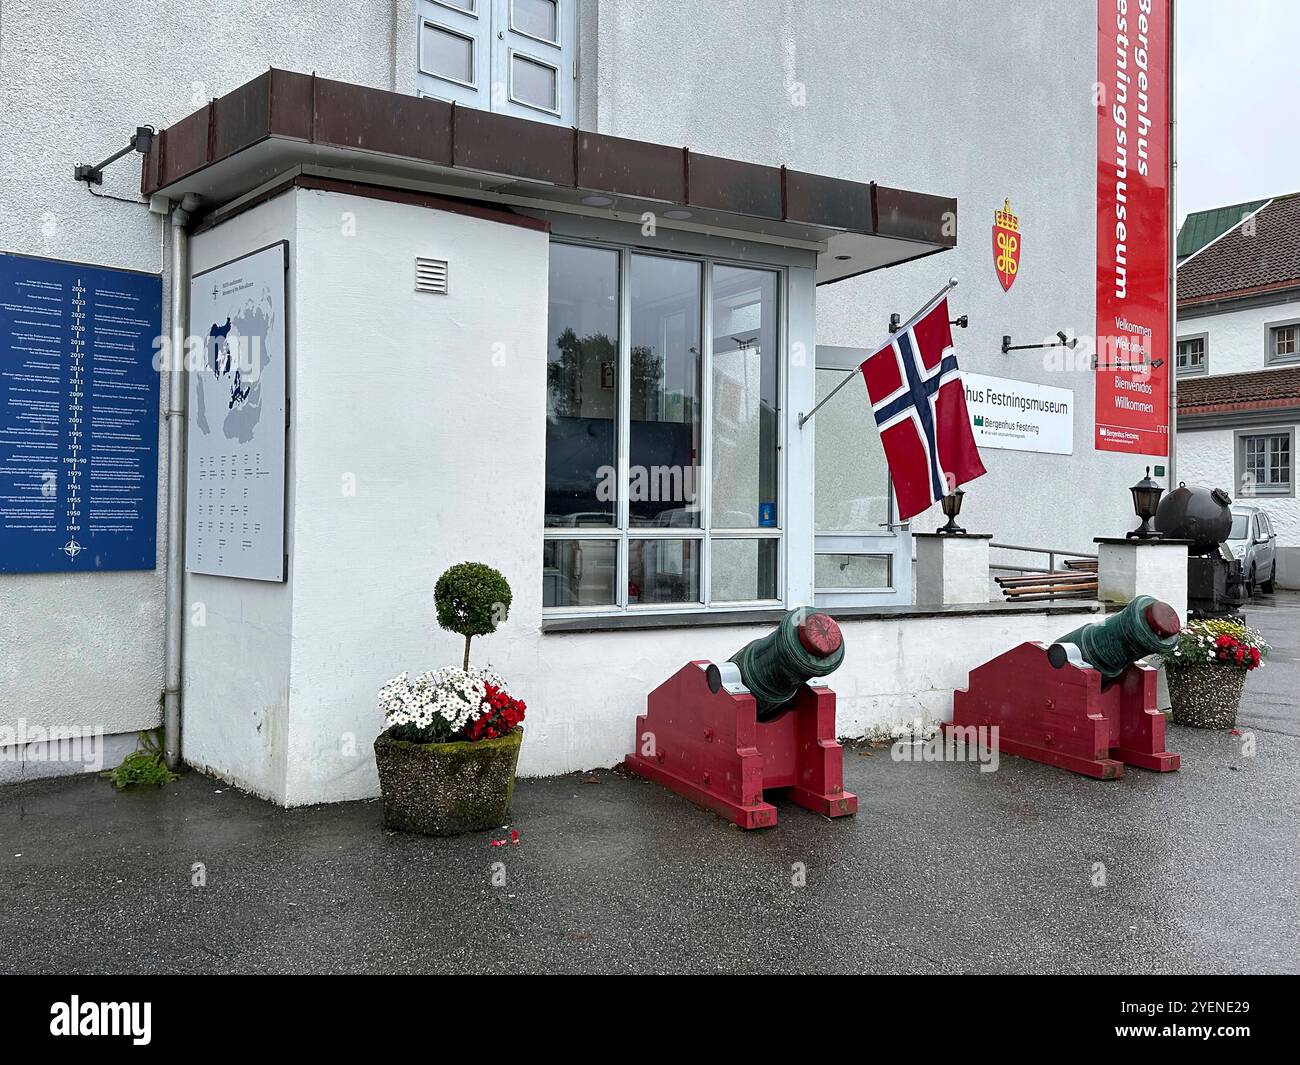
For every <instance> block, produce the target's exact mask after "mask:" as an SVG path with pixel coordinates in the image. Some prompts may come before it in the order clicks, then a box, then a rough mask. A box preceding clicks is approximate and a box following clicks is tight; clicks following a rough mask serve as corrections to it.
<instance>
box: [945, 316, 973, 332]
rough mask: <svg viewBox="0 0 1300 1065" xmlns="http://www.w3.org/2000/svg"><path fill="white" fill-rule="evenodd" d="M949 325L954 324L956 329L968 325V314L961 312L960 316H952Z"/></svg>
mask: <svg viewBox="0 0 1300 1065" xmlns="http://www.w3.org/2000/svg"><path fill="white" fill-rule="evenodd" d="M948 324H949V325H955V326H956V327H957V328H958V329H965V328H966V327H967V326H968V325H970V316H969V315H965V314H963V315H962V316H961V317H960V318H954V319H953V320H952V321H951V322H949V323H948Z"/></svg>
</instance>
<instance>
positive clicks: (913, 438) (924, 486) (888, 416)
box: [861, 297, 984, 521]
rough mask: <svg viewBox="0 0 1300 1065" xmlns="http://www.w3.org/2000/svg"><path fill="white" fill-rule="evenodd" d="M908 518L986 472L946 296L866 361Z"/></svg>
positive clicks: (878, 417) (888, 455) (887, 453)
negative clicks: (973, 429) (968, 410)
mask: <svg viewBox="0 0 1300 1065" xmlns="http://www.w3.org/2000/svg"><path fill="white" fill-rule="evenodd" d="M861 369H862V376H863V377H865V378H866V380H867V395H869V396H870V397H871V410H872V412H873V413H874V414H875V416H876V425H877V426H878V427H879V429H880V441H881V443H882V444H884V446H885V459H886V460H887V461H888V462H889V472H890V473H891V474H892V475H893V478H894V495H895V497H896V498H897V500H898V518H899V520H900V521H906V520H907V519H908V518H910V517H913V516H914V515H916V514H920V513H921V511H923V510H925V508H926V507H928V506H930V505H931V504H932V503H935V502H937V501H938V500H940V499H942V498H943V497H944V496H945V495H947V494H948V493H949V492H951V491H953V490H954V489H955V488H957V487H958V486H960V485H963V484H965V483H966V482H967V481H973V480H974V479H975V478H976V477H979V476H980V475H981V474H982V473H984V464H983V463H982V462H980V453H979V449H978V448H977V447H976V446H975V435H974V433H972V432H971V426H970V418H969V416H968V415H967V413H966V395H965V393H964V392H963V391H962V384H961V375H960V374H959V373H958V372H957V356H956V355H955V354H953V348H952V329H951V328H950V326H949V325H948V300H947V298H946V297H945V298H944V299H941V300H940V301H939V302H938V303H936V304H935V305H934V306H932V307H930V308H929V309H928V310H925V311H923V312H922V313H920V314H919V315H917V316H916V317H915V318H913V319H912V320H911V321H910V322H909V323H908V324H907V325H906V326H904V327H903V328H902V329H900V330H899V331H898V332H897V333H895V334H894V335H893V336H891V337H890V338H889V342H888V343H887V344H885V346H884V347H882V348H881V349H880V350H879V351H877V352H876V353H875V354H874V355H872V356H870V357H869V358H868V359H866V361H864V362H863V363H862V367H861Z"/></svg>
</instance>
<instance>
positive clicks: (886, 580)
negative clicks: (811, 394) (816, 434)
mask: <svg viewBox="0 0 1300 1065" xmlns="http://www.w3.org/2000/svg"><path fill="white" fill-rule="evenodd" d="M828 405H829V404H828ZM820 415H821V412H820V411H819V412H818V416H819V417H820ZM890 561H891V560H890V557H889V556H888V555H844V554H839V555H832V554H818V555H817V556H816V557H815V559H814V561H813V584H814V585H815V586H816V588H817V590H818V591H819V592H820V591H835V590H836V589H846V590H857V589H860V588H888V587H890V583H891V582H890Z"/></svg>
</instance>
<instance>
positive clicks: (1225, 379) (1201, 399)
mask: <svg viewBox="0 0 1300 1065" xmlns="http://www.w3.org/2000/svg"><path fill="white" fill-rule="evenodd" d="M1267 407H1300V366H1286V367H1281V368H1279V369H1276V370H1252V371H1251V372H1250V373H1225V374H1216V375H1213V376H1210V377H1180V378H1179V379H1178V413H1179V415H1180V416H1181V415H1185V414H1216V413H1218V412H1220V411H1230V410H1260V409H1262V408H1267Z"/></svg>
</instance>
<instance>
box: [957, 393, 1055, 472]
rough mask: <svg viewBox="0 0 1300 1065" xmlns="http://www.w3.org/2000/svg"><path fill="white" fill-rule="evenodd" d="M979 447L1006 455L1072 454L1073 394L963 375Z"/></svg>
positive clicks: (968, 406)
mask: <svg viewBox="0 0 1300 1065" xmlns="http://www.w3.org/2000/svg"><path fill="white" fill-rule="evenodd" d="M961 377H962V384H963V386H964V388H965V390H966V407H967V409H968V410H969V411H970V419H971V427H972V428H973V429H974V431H975V443H976V444H977V445H979V446H980V447H987V448H1001V449H1002V450H1004V451H1037V452H1040V453H1043V454H1048V455H1072V454H1074V392H1073V391H1071V390H1070V389H1068V388H1051V387H1049V386H1047V385H1040V384H1036V383H1034V382H1033V381H1012V380H1010V379H1008V378H1006V377H988V376H986V375H985V374H980V373H965V372H963V373H962V375H961Z"/></svg>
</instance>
